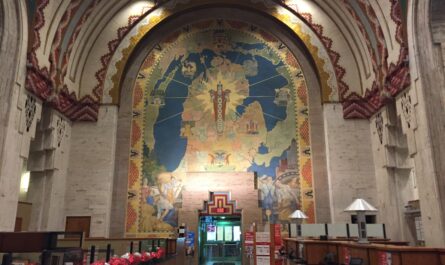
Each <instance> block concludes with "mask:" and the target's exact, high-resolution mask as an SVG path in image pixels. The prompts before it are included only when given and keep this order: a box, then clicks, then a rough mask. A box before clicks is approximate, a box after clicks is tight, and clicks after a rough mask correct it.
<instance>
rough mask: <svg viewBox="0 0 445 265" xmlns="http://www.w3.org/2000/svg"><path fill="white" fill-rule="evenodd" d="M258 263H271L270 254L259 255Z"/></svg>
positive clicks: (266, 264) (268, 264)
mask: <svg viewBox="0 0 445 265" xmlns="http://www.w3.org/2000/svg"><path fill="white" fill-rule="evenodd" d="M256 264H257V265H270V257H269V256H257V257H256Z"/></svg>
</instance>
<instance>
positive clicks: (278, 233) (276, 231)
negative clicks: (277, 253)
mask: <svg viewBox="0 0 445 265" xmlns="http://www.w3.org/2000/svg"><path fill="white" fill-rule="evenodd" d="M273 229H274V242H275V246H276V247H279V246H281V245H283V241H282V240H281V225H280V224H274V225H273Z"/></svg>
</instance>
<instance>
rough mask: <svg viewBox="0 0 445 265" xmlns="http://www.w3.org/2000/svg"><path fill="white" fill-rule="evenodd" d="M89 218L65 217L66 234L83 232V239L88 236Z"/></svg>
mask: <svg viewBox="0 0 445 265" xmlns="http://www.w3.org/2000/svg"><path fill="white" fill-rule="evenodd" d="M90 226H91V216H67V217H66V225H65V231H66V232H84V234H85V237H89V236H90Z"/></svg>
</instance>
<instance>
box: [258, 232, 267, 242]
mask: <svg viewBox="0 0 445 265" xmlns="http://www.w3.org/2000/svg"><path fill="white" fill-rule="evenodd" d="M255 236H256V242H257V243H270V233H269V232H256V233H255Z"/></svg>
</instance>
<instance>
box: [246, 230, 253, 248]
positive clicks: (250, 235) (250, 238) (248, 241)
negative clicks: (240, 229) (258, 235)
mask: <svg viewBox="0 0 445 265" xmlns="http://www.w3.org/2000/svg"><path fill="white" fill-rule="evenodd" d="M254 237H255V233H254V232H245V233H244V245H245V246H253V239H254Z"/></svg>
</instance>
